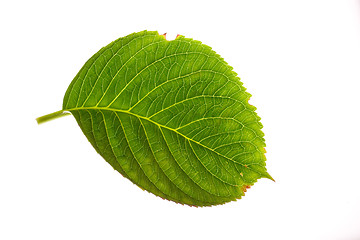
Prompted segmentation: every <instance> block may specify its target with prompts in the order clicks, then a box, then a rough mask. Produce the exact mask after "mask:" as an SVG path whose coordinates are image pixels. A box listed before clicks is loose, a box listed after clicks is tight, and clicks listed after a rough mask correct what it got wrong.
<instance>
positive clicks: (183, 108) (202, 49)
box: [37, 31, 272, 206]
mask: <svg viewBox="0 0 360 240" xmlns="http://www.w3.org/2000/svg"><path fill="white" fill-rule="evenodd" d="M249 98H250V94H249V93H247V92H246V91H245V88H244V87H243V86H242V83H241V82H240V79H239V78H238V77H237V75H236V73H234V72H233V71H232V67H230V66H229V65H228V64H227V63H226V62H225V61H224V60H223V59H222V58H221V57H220V56H219V55H217V54H216V53H215V52H214V51H213V50H212V49H211V48H210V47H208V46H206V45H204V44H202V43H201V42H199V41H195V40H192V39H189V38H185V37H183V36H178V37H177V38H176V39H175V40H172V41H167V40H166V39H165V37H164V35H159V34H158V33H157V32H148V31H143V32H139V33H133V34H130V35H128V36H126V37H123V38H120V39H118V40H116V41H114V42H112V43H110V44H109V45H108V46H106V47H104V48H102V49H101V50H100V51H99V52H97V53H96V54H95V55H94V56H92V57H91V58H90V59H89V60H88V61H87V62H86V63H85V65H84V66H83V67H82V68H81V70H80V71H79V73H78V74H77V75H76V77H75V78H74V80H73V81H72V82H71V84H70V86H69V88H68V90H67V91H66V94H65V97H64V102H63V109H62V110H61V111H58V112H55V113H53V114H49V115H46V116H44V117H40V118H38V119H37V120H38V122H39V123H41V122H44V121H47V120H50V119H52V118H57V117H61V116H63V115H66V113H69V112H70V113H71V114H72V115H73V116H74V117H75V119H76V121H77V122H78V124H79V126H80V128H81V129H82V131H83V133H84V134H85V136H86V137H87V139H88V140H89V141H90V143H91V144H92V146H93V147H94V148H95V149H96V151H97V152H98V153H99V154H100V155H101V156H103V158H104V159H105V160H106V161H107V162H108V163H109V164H110V165H111V166H112V167H113V168H114V169H116V170H117V171H119V172H120V173H121V174H122V175H123V176H124V177H126V178H128V179H129V180H130V181H132V182H133V183H135V184H136V185H138V186H139V187H140V188H142V189H145V190H147V191H149V192H151V193H153V194H155V195H157V196H159V197H162V198H164V199H168V200H171V201H174V202H177V203H182V204H187V205H192V206H210V205H217V204H223V203H226V202H229V201H233V200H236V199H239V198H241V197H242V196H243V195H244V192H245V191H246V189H247V188H249V187H250V186H251V185H253V184H254V183H255V182H256V181H257V179H259V178H263V177H265V178H269V179H272V178H271V176H270V175H269V174H268V173H267V171H266V168H265V155H264V153H265V149H264V147H265V142H264V138H263V136H264V134H263V133H262V131H261V128H262V125H261V123H260V122H259V120H260V118H259V117H258V116H257V114H256V113H255V109H256V108H255V107H254V106H251V105H250V104H248V100H249Z"/></svg>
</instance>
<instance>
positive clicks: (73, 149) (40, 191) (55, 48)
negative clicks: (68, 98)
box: [0, 0, 360, 240]
mask: <svg viewBox="0 0 360 240" xmlns="http://www.w3.org/2000/svg"><path fill="white" fill-rule="evenodd" d="M0 26H1V29H0V69H1V71H0V74H1V75H0V76H1V77H0V81H1V85H0V102H1V105H2V107H1V118H0V141H1V144H0V148H1V151H0V239H4V240H7V239H37V240H41V239H67V240H70V239H339V240H356V239H360V190H359V189H360V154H359V149H360V115H359V103H360V96H359V95H360V94H359V91H360V85H359V81H360V2H359V1H351V0H349V1H348V0H339V1H331V0H327V1H316V0H312V1H307V0H302V1H278V0H272V1H226V0H221V1H203V2H201V1H196V0H192V1H186V0H181V1H145V2H139V1H58V2H57V3H56V2H55V1H1V3H0ZM145 29H147V30H157V31H159V33H160V34H162V33H165V32H167V33H168V39H173V38H175V36H176V34H178V33H179V34H181V35H184V36H186V37H189V38H194V39H197V40H200V41H202V42H203V43H205V44H207V45H209V46H211V47H212V48H213V49H214V50H215V51H216V52H217V53H219V54H220V55H221V56H222V57H224V58H225V60H226V61H227V62H228V63H229V64H230V65H231V66H233V67H234V69H235V71H236V72H237V73H238V74H239V76H240V77H241V79H242V81H243V83H244V86H245V87H247V89H248V91H249V92H250V93H251V94H252V95H253V97H252V98H251V103H252V104H253V105H255V106H256V107H257V108H258V110H257V112H258V114H259V115H260V116H261V117H262V123H263V124H264V129H263V130H264V132H265V137H266V143H267V148H266V149H267V152H268V153H267V154H266V156H267V159H268V160H267V168H268V170H269V173H270V174H271V175H272V176H273V177H274V178H275V180H276V183H274V182H272V181H269V180H266V179H261V180H259V182H258V183H256V184H255V185H254V186H253V187H252V188H251V189H250V190H249V191H248V192H247V193H246V196H245V197H244V198H243V199H241V200H238V201H237V202H232V203H228V204H225V205H222V206H216V207H211V208H210V207H206V208H194V207H188V206H182V205H179V204H175V203H172V202H169V201H164V200H162V199H160V198H158V197H155V196H154V195H151V194H149V193H147V192H144V191H141V190H140V189H139V188H138V187H136V186H135V185H133V184H132V183H130V182H129V181H128V180H126V179H124V178H122V177H121V175H120V174H119V173H117V172H115V171H114V170H113V169H112V167H111V166H110V165H108V164H107V163H106V162H105V161H104V160H103V159H102V158H101V157H100V155H98V154H97V153H96V152H95V150H94V149H93V148H92V147H91V145H90V143H89V142H88V141H87V140H86V138H85V136H84V135H83V134H82V132H81V130H80V128H79V127H78V126H77V123H76V121H75V119H74V118H73V117H72V116H68V117H65V118H61V119H57V120H55V121H52V122H49V123H46V124H43V125H40V126H38V125H37V124H36V122H35V118H36V117H39V116H41V115H44V114H47V113H50V112H54V111H57V110H60V109H61V106H62V99H63V95H64V93H65V91H66V89H67V87H68V85H69V84H70V82H71V80H72V79H73V77H74V76H75V75H76V73H77V71H78V70H79V69H80V68H81V66H82V65H83V64H84V63H85V61H86V60H87V59H88V58H90V57H91V56H92V55H93V54H94V53H95V52H96V51H97V50H99V49H100V48H101V47H103V46H105V45H107V44H108V43H109V42H111V41H113V40H115V39H117V38H119V37H123V36H126V35H128V34H130V33H132V32H137V31H141V30H145Z"/></svg>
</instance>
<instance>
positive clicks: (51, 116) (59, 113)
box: [36, 110, 70, 124]
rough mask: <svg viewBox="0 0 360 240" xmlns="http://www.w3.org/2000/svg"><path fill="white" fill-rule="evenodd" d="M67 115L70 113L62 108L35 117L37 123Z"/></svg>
mask: <svg viewBox="0 0 360 240" xmlns="http://www.w3.org/2000/svg"><path fill="white" fill-rule="evenodd" d="M67 115H70V113H69V112H65V111H64V110H60V111H57V112H53V113H50V114H47V115H44V116H42V117H38V118H37V119H36V121H37V123H38V124H41V123H44V122H47V121H51V120H54V119H56V118H60V117H64V116H67Z"/></svg>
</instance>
